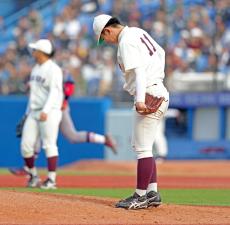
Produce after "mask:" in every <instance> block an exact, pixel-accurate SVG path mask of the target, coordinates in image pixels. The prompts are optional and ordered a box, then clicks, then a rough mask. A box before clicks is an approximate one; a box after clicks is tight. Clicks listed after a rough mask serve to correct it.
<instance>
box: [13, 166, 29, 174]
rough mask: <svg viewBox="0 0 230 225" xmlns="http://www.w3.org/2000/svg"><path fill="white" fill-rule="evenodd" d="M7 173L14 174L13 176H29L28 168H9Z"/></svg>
mask: <svg viewBox="0 0 230 225" xmlns="http://www.w3.org/2000/svg"><path fill="white" fill-rule="evenodd" d="M9 171H10V172H11V173H12V174H14V175H15V176H26V175H30V172H29V169H28V167H26V166H25V167H22V168H9Z"/></svg>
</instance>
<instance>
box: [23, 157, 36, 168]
mask: <svg viewBox="0 0 230 225" xmlns="http://www.w3.org/2000/svg"><path fill="white" fill-rule="evenodd" d="M24 161H25V164H26V166H27V167H28V168H30V169H31V168H34V156H32V157H30V158H24Z"/></svg>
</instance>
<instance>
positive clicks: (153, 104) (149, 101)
mask: <svg viewBox="0 0 230 225" xmlns="http://www.w3.org/2000/svg"><path fill="white" fill-rule="evenodd" d="M164 99H165V98H164V97H159V98H158V97H155V96H153V95H150V94H148V93H146V94H145V105H146V107H147V110H146V111H143V112H140V111H139V112H138V113H140V114H141V115H148V114H151V113H155V112H156V111H157V110H158V109H159V107H160V106H161V103H162V102H163V101H164Z"/></svg>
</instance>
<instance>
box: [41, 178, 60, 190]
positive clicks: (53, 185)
mask: <svg viewBox="0 0 230 225" xmlns="http://www.w3.org/2000/svg"><path fill="white" fill-rule="evenodd" d="M40 188H41V189H45V190H49V189H57V187H56V183H55V182H54V181H52V180H51V179H50V178H47V179H46V180H45V181H44V182H43V183H42V185H41V186H40Z"/></svg>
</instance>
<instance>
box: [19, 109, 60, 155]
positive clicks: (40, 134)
mask: <svg viewBox="0 0 230 225" xmlns="http://www.w3.org/2000/svg"><path fill="white" fill-rule="evenodd" d="M40 113H41V111H32V112H30V113H29V115H28V117H27V119H26V122H25V125H24V127H23V133H22V140H21V153H22V156H23V157H24V158H30V157H32V156H33V155H34V150H35V147H36V143H37V140H38V139H40V140H41V141H42V148H43V149H44V150H45V153H46V157H47V158H48V157H53V156H58V147H57V138H58V130H59V124H60V121H61V117H62V112H61V110H57V109H53V110H51V111H50V112H49V113H48V118H47V120H46V121H43V122H42V121H40V120H39V116H40Z"/></svg>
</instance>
